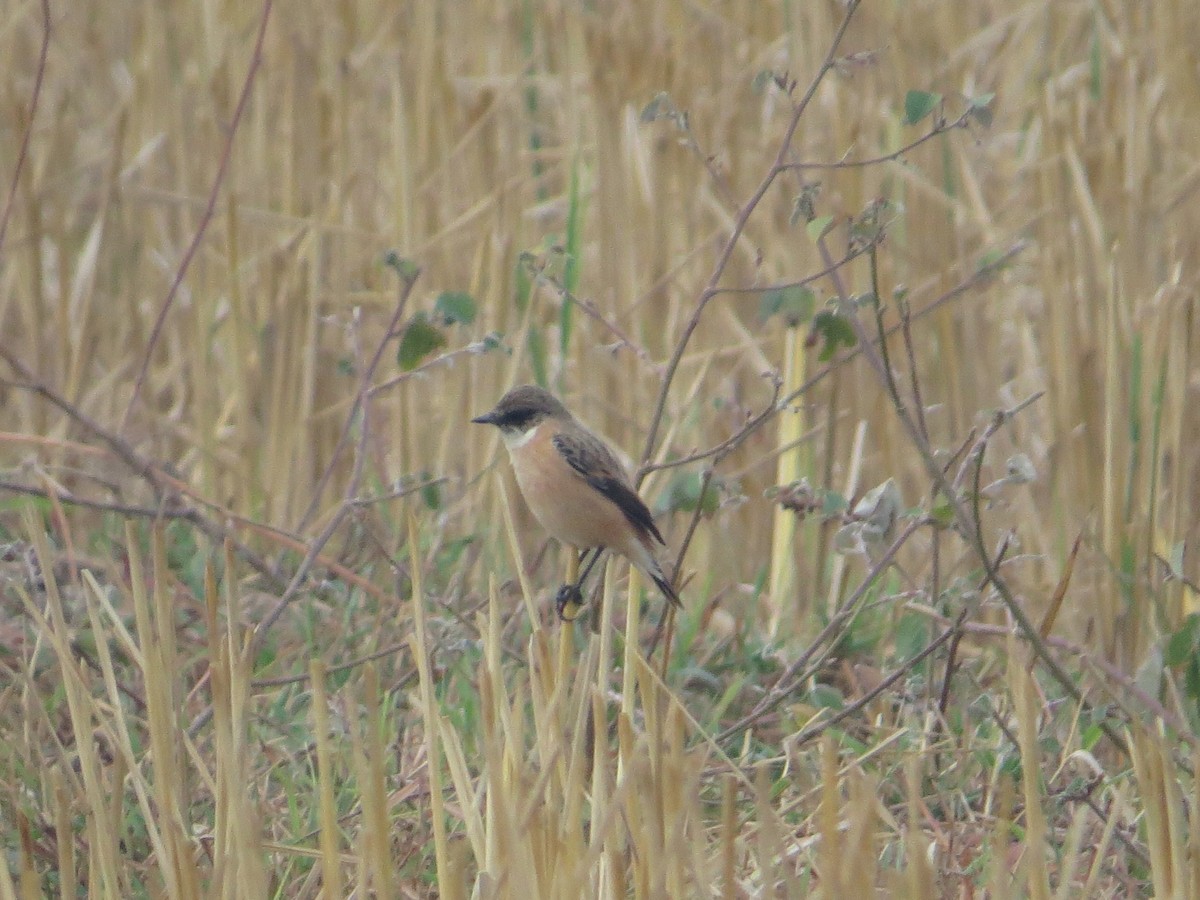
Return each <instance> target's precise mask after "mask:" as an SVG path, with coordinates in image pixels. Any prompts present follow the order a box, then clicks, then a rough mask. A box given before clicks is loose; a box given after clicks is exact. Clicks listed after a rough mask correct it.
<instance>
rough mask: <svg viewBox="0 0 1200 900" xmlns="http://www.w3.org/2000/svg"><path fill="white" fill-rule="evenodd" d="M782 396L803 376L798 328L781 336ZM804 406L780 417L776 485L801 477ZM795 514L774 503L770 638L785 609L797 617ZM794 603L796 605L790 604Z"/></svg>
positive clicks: (795, 385) (801, 349) (775, 630)
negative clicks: (779, 448) (782, 360)
mask: <svg viewBox="0 0 1200 900" xmlns="http://www.w3.org/2000/svg"><path fill="white" fill-rule="evenodd" d="M783 344H784V352H783V359H784V365H783V395H784V396H787V395H788V394H791V393H792V392H793V391H795V390H796V388H798V387H799V386H800V380H801V379H802V378H803V377H804V355H805V354H804V340H803V338H802V337H801V329H800V328H799V326H797V327H795V328H788V329H787V330H786V331H784V336H783ZM802 409H803V407H802V406H801V405H799V404H797V406H796V409H795V410H794V411H792V410H788V411H785V412H784V413H783V414H782V415H780V416H779V432H778V438H777V439H778V441H779V446H781V447H786V448H787V449H786V450H784V451H783V452H782V453H780V454H779V458H778V459H777V460H776V463H775V483H776V484H779V485H787V484H791V483H792V482H793V481H796V480H797V479H799V478H800V474H801V472H802V470H803V465H802V459H801V448H800V446H799V443H798V442H799V440H800V438H801V436H802V435H803V434H804V414H803V413H802V412H801V410H802ZM796 523H797V519H796V514H795V513H793V512H792V511H790V510H787V509H784V508H783V507H782V506H780V505H779V504H775V507H774V512H773V521H772V524H771V577H770V582H769V585H770V593H769V594H768V603H769V608H770V610H771V621H770V626H769V633H770V635H771V637H772V638H775V637H776V636H777V635H778V634H779V628H780V625H781V624H782V623H783V620H784V609H785V608H786V609H787V614H788V616H791V617H795V616H798V615H799V611H800V602H799V598H797V597H796V596H795V595H796V531H797V524H796ZM793 601H795V602H793Z"/></svg>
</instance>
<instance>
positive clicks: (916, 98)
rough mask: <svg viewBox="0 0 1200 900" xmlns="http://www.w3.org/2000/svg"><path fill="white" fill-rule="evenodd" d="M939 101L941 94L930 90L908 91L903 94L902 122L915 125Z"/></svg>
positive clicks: (940, 100)
mask: <svg viewBox="0 0 1200 900" xmlns="http://www.w3.org/2000/svg"><path fill="white" fill-rule="evenodd" d="M941 102H942V95H941V94H934V93H932V92H931V91H909V92H908V93H907V94H905V95H904V124H905V125H916V124H917V123H918V122H920V121H921V120H922V119H923V118H925V117H926V116H927V115H929V114H930V113H931V112H933V110H934V109H935V108H936V107H937V105H938V104H939V103H941Z"/></svg>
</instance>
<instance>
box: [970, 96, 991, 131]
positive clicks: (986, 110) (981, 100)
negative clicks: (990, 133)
mask: <svg viewBox="0 0 1200 900" xmlns="http://www.w3.org/2000/svg"><path fill="white" fill-rule="evenodd" d="M995 98H996V95H995V94H980V95H979V96H978V97H972V98H971V102H970V103H968V104H967V115H969V116H970V117H971V118H972V119H974V120H975V121H976V122H978V123H979V124H980V125H982V126H983V127H984V128H988V127H990V126H991V124H992V106H991V103H992V100H994V99H995Z"/></svg>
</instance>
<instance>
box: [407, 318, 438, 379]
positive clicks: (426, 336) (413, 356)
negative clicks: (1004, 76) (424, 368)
mask: <svg viewBox="0 0 1200 900" xmlns="http://www.w3.org/2000/svg"><path fill="white" fill-rule="evenodd" d="M444 346H446V336H445V335H444V334H442V332H441V330H440V329H438V328H437V326H435V325H434V324H433V323H432V322H430V321H429V317H428V316H427V315H425V313H423V312H422V313H417V314H416V315H415V316H413V318H412V321H411V322H409V323H408V327H407V328H405V329H404V337H402V338H400V347H399V349H398V350H397V351H396V362H397V363H398V364H399V366H400V370H401V371H402V372H409V371H412V370H413V369H415V368H416V367H417V366H419V365H420V364H421V360H423V359H424V358H425V357H427V356H428V355H429V354H430V353H432V352H433V351H435V350H437V349H438V348H439V347H444Z"/></svg>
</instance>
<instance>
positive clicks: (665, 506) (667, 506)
mask: <svg viewBox="0 0 1200 900" xmlns="http://www.w3.org/2000/svg"><path fill="white" fill-rule="evenodd" d="M716 481H717V480H716V479H715V478H714V479H713V480H712V481H711V482H709V485H708V490H706V491H705V492H704V496H703V497H701V496H700V485H701V484H702V483H703V479H702V478H701V476H700V473H699V472H677V473H676V474H675V476H674V477H673V478H672V479H671V481H670V483H669V484H668V485H667V489H666V491H665V492H664V493H663V495H662V497H661V499H660V500H659V502H658V508H659V509H660V510H661V511H662V512H695V510H696V507H697V506H699V507H700V512H701V513H702V514H704V515H706V516H711V515H712V514H713V513H715V512H716V511H717V507H718V506H719V505H720V502H721V498H720V494H719V493H718V491H717V484H716Z"/></svg>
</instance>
